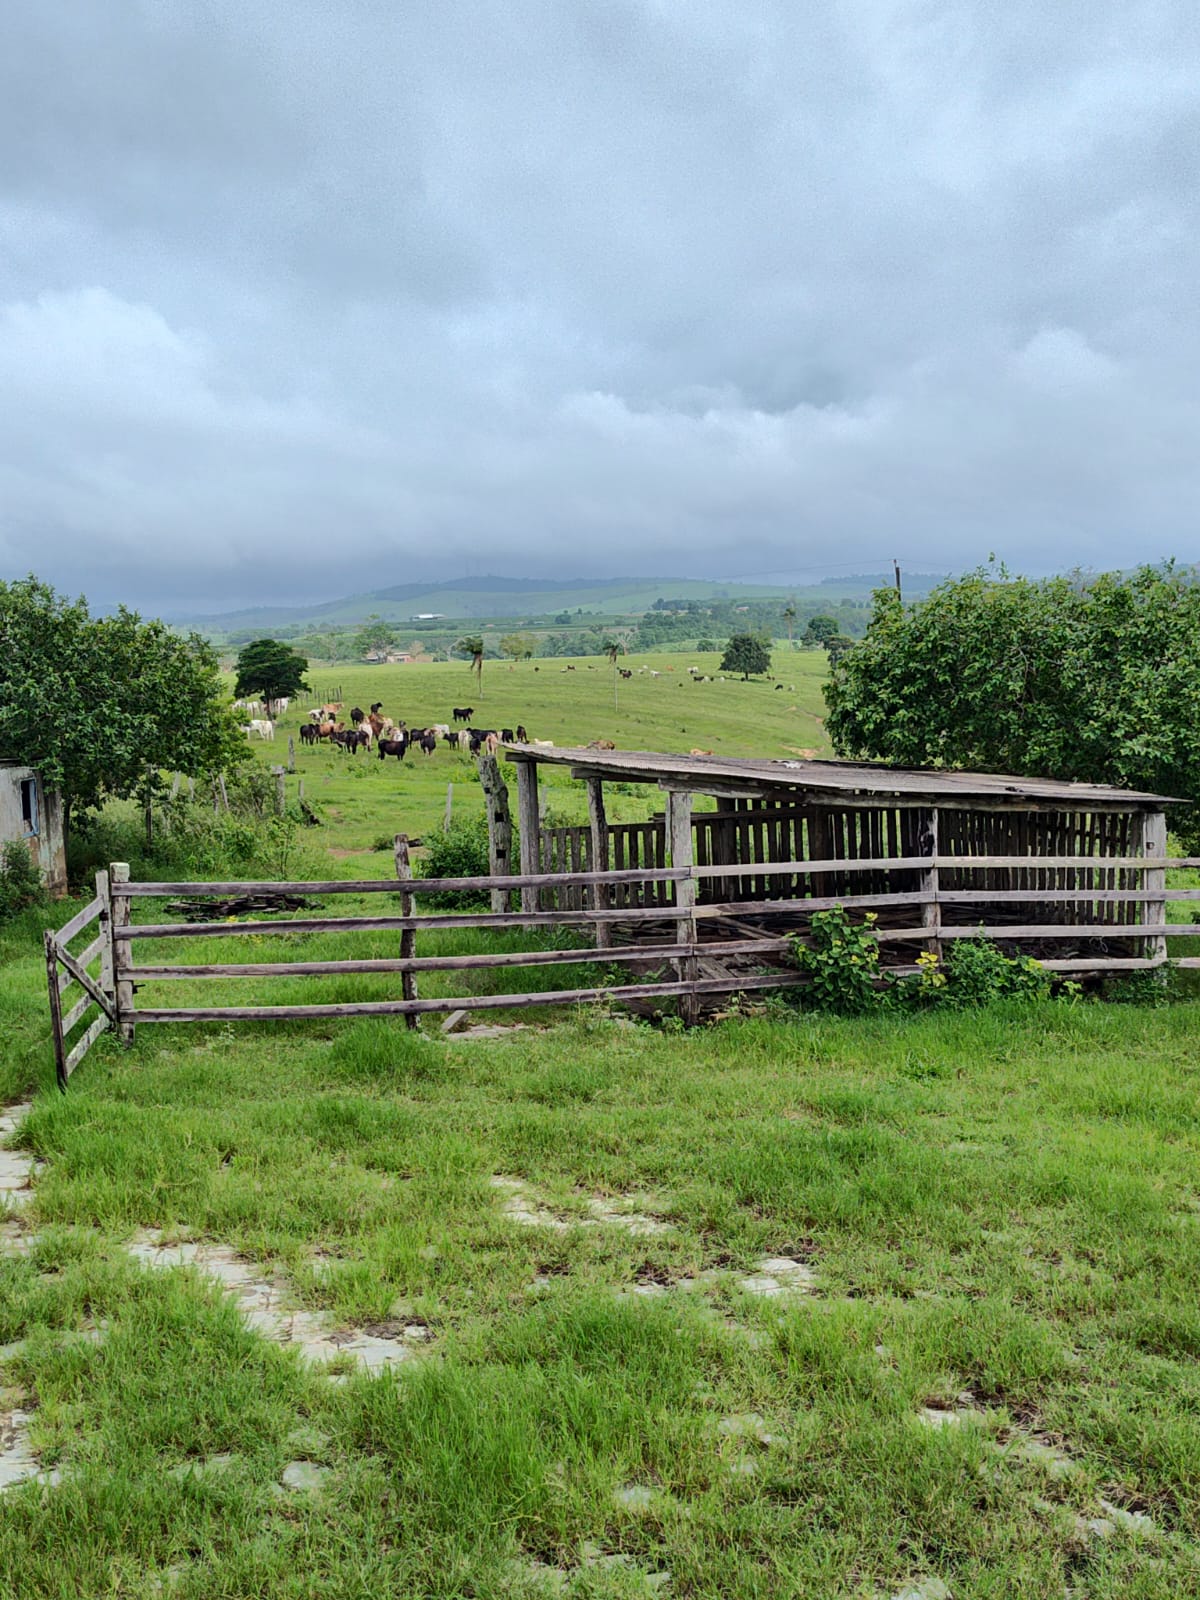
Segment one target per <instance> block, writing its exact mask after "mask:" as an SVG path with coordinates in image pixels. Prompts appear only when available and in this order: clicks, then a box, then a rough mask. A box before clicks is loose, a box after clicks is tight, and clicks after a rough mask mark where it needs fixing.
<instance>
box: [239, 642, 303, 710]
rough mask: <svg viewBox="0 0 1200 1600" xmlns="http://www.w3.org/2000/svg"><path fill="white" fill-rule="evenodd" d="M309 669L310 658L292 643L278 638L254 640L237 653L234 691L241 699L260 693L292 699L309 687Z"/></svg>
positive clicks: (263, 695)
mask: <svg viewBox="0 0 1200 1600" xmlns="http://www.w3.org/2000/svg"><path fill="white" fill-rule="evenodd" d="M307 671H308V661H307V660H306V658H305V657H304V656H302V655H301V654H300V652H299V651H298V650H293V649H292V647H291V645H290V644H283V643H281V642H280V641H279V640H278V639H255V640H254V642H253V643H252V644H248V645H245V646H243V648H242V649H241V650H240V651H239V652H238V658H237V682H236V683H235V684H234V686H233V692H234V694H236V695H237V696H238V697H239V698H241V697H242V696H243V695H248V694H260V695H262V697H263V699H264V700H281V699H282V698H283V697H284V696H285V695H286V696H288V698H289V699H290V698H291V696H292V695H294V694H299V692H300V690H301V689H307V688H308V685H307V683H305V681H304V674H305V673H306V672H307Z"/></svg>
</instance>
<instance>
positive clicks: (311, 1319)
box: [125, 1229, 429, 1372]
mask: <svg viewBox="0 0 1200 1600" xmlns="http://www.w3.org/2000/svg"><path fill="white" fill-rule="evenodd" d="M125 1248H126V1249H127V1250H128V1252H129V1254H130V1255H131V1256H132V1257H133V1258H134V1260H135V1261H140V1262H142V1263H143V1264H144V1265H145V1266H147V1267H150V1268H151V1269H153V1270H155V1271H165V1270H169V1269H170V1268H172V1267H195V1268H196V1270H197V1271H199V1272H202V1273H203V1274H204V1275H205V1276H206V1277H209V1278H211V1279H213V1281H214V1282H215V1283H217V1284H219V1285H220V1287H221V1289H222V1290H223V1291H224V1292H225V1293H226V1294H227V1295H229V1296H230V1297H231V1298H232V1299H233V1300H234V1301H235V1302H236V1304H237V1308H238V1311H239V1313H240V1314H241V1317H242V1320H243V1322H245V1324H246V1326H247V1327H248V1328H252V1329H253V1330H254V1331H255V1332H256V1333H261V1334H262V1335H263V1337H264V1338H267V1339H271V1340H273V1341H274V1342H275V1343H276V1344H283V1345H290V1346H294V1347H295V1348H296V1349H298V1350H299V1351H300V1354H301V1356H302V1357H303V1358H304V1359H305V1360H306V1361H312V1362H316V1363H320V1364H328V1363H329V1362H332V1361H336V1360H338V1359H339V1358H340V1357H349V1358H350V1359H352V1360H353V1361H354V1362H355V1364H356V1365H358V1366H360V1367H362V1368H363V1369H364V1370H365V1371H367V1372H382V1371H384V1370H385V1369H386V1368H388V1367H391V1366H396V1365H399V1363H401V1362H403V1361H408V1360H411V1359H412V1357H413V1356H414V1355H416V1354H418V1352H419V1350H420V1349H421V1347H422V1346H424V1345H425V1344H426V1343H427V1341H428V1339H429V1330H428V1328H426V1327H425V1325H424V1324H423V1323H418V1322H409V1321H406V1320H404V1319H402V1318H396V1319H394V1320H391V1321H387V1322H380V1323H371V1324H369V1325H367V1326H366V1327H362V1328H339V1327H336V1326H335V1325H334V1324H333V1323H332V1322H331V1319H330V1318H329V1317H328V1316H327V1315H326V1314H325V1313H324V1312H320V1311H305V1310H302V1309H298V1308H297V1307H295V1306H294V1305H292V1304H291V1303H290V1296H289V1295H288V1293H287V1290H286V1286H285V1285H284V1284H283V1283H282V1281H281V1280H279V1279H276V1278H270V1277H264V1276H263V1275H262V1273H261V1271H260V1269H258V1268H257V1267H255V1266H254V1265H253V1263H251V1262H249V1261H246V1260H244V1259H243V1258H242V1257H241V1256H239V1255H238V1254H237V1252H236V1251H235V1250H231V1249H230V1248H229V1246H228V1245H223V1244H208V1243H202V1242H197V1241H192V1240H184V1241H183V1242H182V1243H179V1244H164V1243H163V1242H162V1234H161V1233H160V1232H158V1231H157V1230H153V1229H148V1230H144V1231H143V1232H141V1233H138V1234H135V1235H134V1237H133V1238H132V1239H131V1240H130V1241H129V1242H128V1244H127V1245H126V1247H125Z"/></svg>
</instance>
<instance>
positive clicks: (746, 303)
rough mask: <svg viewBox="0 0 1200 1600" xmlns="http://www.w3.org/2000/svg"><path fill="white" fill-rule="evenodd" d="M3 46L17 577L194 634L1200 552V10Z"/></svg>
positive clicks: (545, 1) (138, 36) (291, 18)
mask: <svg viewBox="0 0 1200 1600" xmlns="http://www.w3.org/2000/svg"><path fill="white" fill-rule="evenodd" d="M410 13H413V14H410ZM6 30H7V40H6V50H5V52H4V53H3V54H2V55H0V566H2V567H3V568H4V569H5V570H7V571H9V572H21V571H24V570H27V569H28V568H30V567H34V568H36V569H37V570H38V571H39V572H41V573H42V574H43V575H45V576H47V577H49V578H51V579H52V580H53V581H55V582H56V583H58V584H60V585H61V586H63V587H65V588H67V589H76V588H80V587H84V588H87V589H88V590H89V591H90V592H92V593H93V594H94V595H95V596H96V597H97V598H99V599H101V600H108V599H112V598H114V597H124V598H129V599H131V600H133V601H136V602H140V603H143V604H148V605H166V606H169V607H174V608H178V607H180V606H184V605H195V606H197V607H211V606H214V605H220V604H225V603H228V604H230V605H235V604H241V603H244V602H245V601H246V600H247V599H248V598H253V599H255V600H260V599H270V600H278V601H281V602H282V601H286V600H290V599H293V598H307V597H309V596H311V595H312V594H313V593H314V591H315V590H316V589H317V588H325V589H327V591H328V592H330V593H340V592H344V591H346V590H349V589H356V588H361V587H364V586H368V584H374V583H376V582H378V583H381V584H382V583H389V582H398V581H403V580H404V579H405V578H407V577H435V576H446V575H450V574H453V573H454V572H455V571H458V570H462V568H463V567H464V566H465V565H466V564H468V563H469V564H470V565H471V566H472V568H473V569H474V570H476V571H478V570H480V569H481V568H482V569H485V570H495V571H510V572H516V571H525V572H529V573H539V574H541V573H554V572H558V573H562V572H568V573H571V574H579V575H587V574H604V573H614V572H622V571H635V570H636V571H642V572H656V573H657V572H671V571H674V572H688V573H695V574H704V573H707V574H711V575H714V576H729V575H736V574H738V573H740V572H749V571H758V570H766V569H772V570H775V571H779V572H786V571H791V570H797V571H798V570H801V569H804V568H809V567H827V566H830V565H832V564H833V563H835V562H851V561H854V560H856V559H861V560H862V561H863V562H865V563H866V564H868V565H875V564H877V562H878V559H879V558H880V557H881V556H884V555H887V554H889V553H891V552H896V553H898V554H901V555H902V556H904V557H905V558H906V560H908V561H909V562H919V563H921V564H924V565H928V566H929V567H946V566H962V565H965V564H969V563H973V562H975V561H976V560H979V559H981V558H982V557H983V556H985V555H986V554H987V552H988V551H990V550H995V551H997V552H998V553H1001V554H1002V555H1004V556H1005V557H1006V558H1007V559H1008V560H1009V561H1010V563H1011V564H1013V565H1016V566H1019V567H1025V568H1027V569H1030V570H1040V571H1045V570H1049V569H1051V568H1054V567H1057V566H1062V565H1067V564H1073V563H1076V562H1080V563H1084V564H1090V565H1100V564H1112V563H1127V562H1130V561H1132V560H1135V559H1137V558H1139V557H1143V556H1156V555H1160V554H1164V553H1177V554H1179V555H1181V556H1184V557H1194V556H1195V555H1196V554H1197V552H1196V549H1195V536H1194V533H1193V529H1194V527H1195V523H1196V513H1197V509H1198V506H1200V458H1198V455H1197V451H1196V449H1195V440H1196V437H1197V422H1198V420H1200V419H1198V417H1197V408H1198V404H1200V402H1198V400H1197V397H1196V389H1195V380H1194V373H1195V371H1196V368H1197V357H1198V355H1200V349H1198V348H1197V347H1198V344H1200V340H1198V339H1197V333H1196V320H1195V316H1194V313H1193V311H1192V307H1191V303H1190V302H1191V299H1192V297H1193V295H1194V289H1193V286H1194V284H1195V282H1196V281H1197V276H1198V274H1197V270H1196V269H1197V265H1198V263H1197V259H1196V257H1197V238H1198V237H1200V235H1198V231H1197V226H1196V224H1197V216H1196V210H1197V205H1196V189H1195V177H1194V169H1195V150H1196V146H1197V134H1198V132H1200V27H1198V26H1197V24H1196V21H1195V17H1194V14H1193V12H1192V11H1191V10H1190V8H1188V7H1186V6H1184V5H1183V4H1182V0H1179V3H1175V4H1172V3H1171V0H1160V3H1149V0H1146V3H1142V4H1138V3H1129V0H1123V3H1120V4H1118V3H1116V0H1111V3H1106V0H1092V3H1090V4H1087V5H1084V4H1082V3H1074V0H1070V3H1066V4H1063V5H1059V6H1056V7H1052V8H1050V10H1049V12H1047V10H1046V8H1044V7H1041V6H1036V5H1034V4H1033V3H1032V0H1013V4H1011V5H1009V6H1007V7H995V6H983V5H981V4H976V3H968V0H954V3H950V0H943V3H938V0H856V3H854V4H850V3H849V0H845V3H843V4H834V5H831V6H828V7H801V6H796V5H794V4H791V3H789V0H739V3H738V4H736V5H735V4H733V3H732V0H729V3H726V0H707V3H706V4H703V5H701V4H699V3H698V0H697V3H695V4H687V3H685V4H678V3H671V4H667V3H666V0H579V3H578V4H577V5H572V6H562V5H559V4H552V3H550V0H525V3H524V4H522V5H519V6H512V5H511V4H508V5H502V4H500V3H499V0H464V3H463V4H461V5H458V6H453V7H444V8H434V7H397V6H395V5H394V4H392V3H390V0H386V3H385V0H347V3H344V4H342V5H340V6H336V7H331V6H328V5H325V4H323V3H320V0H291V3H290V4H287V5H285V4H283V0H240V3H239V4H238V5H236V6H235V5H233V4H232V3H228V0H208V3H203V0H129V3H127V4H124V5H120V6H116V7H93V6H87V5H82V4H77V5H68V6H67V7H46V6H42V5H37V4H35V3H34V0H16V3H15V4H14V5H13V6H11V7H10V8H9V9H8V11H7V12H6Z"/></svg>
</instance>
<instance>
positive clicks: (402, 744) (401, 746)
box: [375, 733, 409, 761]
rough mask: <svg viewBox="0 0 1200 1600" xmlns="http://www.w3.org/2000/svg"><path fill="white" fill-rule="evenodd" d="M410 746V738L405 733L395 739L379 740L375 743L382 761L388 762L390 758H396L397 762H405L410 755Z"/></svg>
mask: <svg viewBox="0 0 1200 1600" xmlns="http://www.w3.org/2000/svg"><path fill="white" fill-rule="evenodd" d="M408 744H409V741H408V737H407V735H406V734H403V733H401V734H398V735H397V736H396V738H394V739H377V740H376V741H375V745H376V748H377V749H378V751H379V759H380V761H386V760H387V758H388V756H395V758H396V760H397V761H403V760H404V758H405V756H406V755H407V754H408Z"/></svg>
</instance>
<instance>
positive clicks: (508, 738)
mask: <svg viewBox="0 0 1200 1600" xmlns="http://www.w3.org/2000/svg"><path fill="white" fill-rule="evenodd" d="M500 737H501V739H502V740H503V741H504V743H505V744H511V743H512V742H513V731H512V729H511V728H501V729H500Z"/></svg>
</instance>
